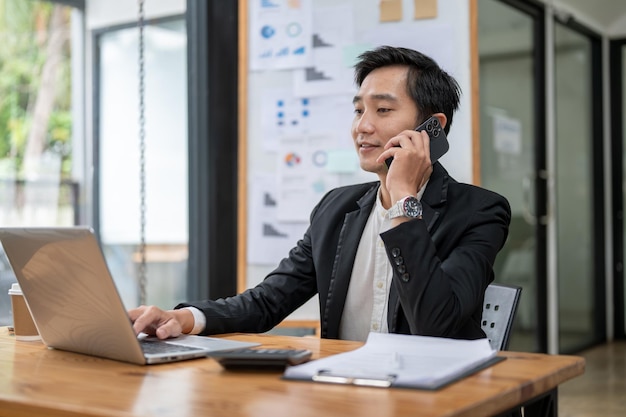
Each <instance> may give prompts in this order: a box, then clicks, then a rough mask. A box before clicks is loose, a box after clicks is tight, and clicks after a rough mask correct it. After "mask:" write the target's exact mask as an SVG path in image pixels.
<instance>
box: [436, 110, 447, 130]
mask: <svg viewBox="0 0 626 417" xmlns="http://www.w3.org/2000/svg"><path fill="white" fill-rule="evenodd" d="M433 116H434V117H436V118H437V119H439V123H440V124H441V127H442V128H445V127H446V124H447V123H448V118H447V117H446V115H445V114H443V113H435V114H433Z"/></svg>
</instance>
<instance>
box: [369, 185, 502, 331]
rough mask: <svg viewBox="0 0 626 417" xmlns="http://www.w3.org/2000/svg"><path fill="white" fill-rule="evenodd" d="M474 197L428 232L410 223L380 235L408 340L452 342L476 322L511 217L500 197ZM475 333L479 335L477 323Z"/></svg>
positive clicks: (480, 192) (486, 194) (420, 223)
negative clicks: (444, 339)
mask: <svg viewBox="0 0 626 417" xmlns="http://www.w3.org/2000/svg"><path fill="white" fill-rule="evenodd" d="M472 191H473V192H470V193H466V194H467V196H465V197H464V198H462V199H460V200H457V201H456V203H455V205H454V208H450V209H448V211H447V212H446V213H443V214H442V217H441V218H440V219H438V221H439V223H438V224H435V225H434V226H433V229H432V231H429V230H428V227H427V224H426V221H425V220H412V221H409V222H405V223H402V224H400V225H399V226H397V227H395V228H393V229H390V230H388V231H386V232H385V233H383V234H381V238H382V239H383V241H384V243H385V247H386V251H387V256H388V258H389V260H390V262H391V264H392V268H393V286H395V287H396V289H397V291H398V296H399V300H400V305H401V309H402V312H403V314H404V316H405V318H406V320H407V321H408V324H409V329H410V332H411V334H419V335H428V336H440V337H454V336H458V335H459V334H462V333H463V332H462V329H464V328H467V326H468V321H470V320H475V321H477V322H478V321H479V320H480V312H481V311H482V302H483V298H484V293H485V289H486V288H487V286H488V285H489V283H491V281H493V264H494V261H495V258H496V255H497V253H498V252H499V251H500V249H501V248H502V246H503V245H504V242H505V241H506V237H507V234H508V227H509V223H510V218H511V212H510V207H509V204H508V202H507V201H506V199H505V198H504V197H502V196H499V195H498V194H495V193H491V192H489V191H486V190H482V189H478V188H473V190H472ZM424 210H432V209H431V208H429V207H424ZM425 218H426V216H425ZM475 327H476V328H477V331H478V332H479V333H480V332H482V331H481V330H480V327H479V323H476V326H475Z"/></svg>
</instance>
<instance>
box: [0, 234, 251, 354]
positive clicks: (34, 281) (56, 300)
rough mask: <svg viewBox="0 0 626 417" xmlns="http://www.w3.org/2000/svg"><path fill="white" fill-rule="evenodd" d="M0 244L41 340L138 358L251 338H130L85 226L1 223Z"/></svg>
mask: <svg viewBox="0 0 626 417" xmlns="http://www.w3.org/2000/svg"><path fill="white" fill-rule="evenodd" d="M0 243H2V246H3V248H4V251H5V253H6V255H7V258H8V260H9V262H10V264H11V267H12V268H13V272H14V273H15V276H16V277H17V281H18V283H19V284H20V287H21V289H22V292H23V293H24V298H25V300H26V304H27V305H28V308H29V309H30V312H31V315H32V316H33V320H34V321H35V324H36V326H37V329H38V330H39V334H40V335H41V338H42V340H43V342H44V343H45V344H46V345H47V346H48V347H51V348H55V349H61V350H68V351H72V352H78V353H84V354H87V355H92V356H99V357H104V358H109V359H115V360H119V361H124V362H131V363H135V364H142V365H143V364H153V363H163V362H173V361H180V360H185V359H192V358H198V357H205V356H206V355H207V354H208V353H209V352H215V351H221V350H231V349H237V348H243V347H250V346H256V345H258V343H248V342H243V341H235V340H223V339H219V338H210V337H204V336H188V335H185V336H181V337H178V338H174V339H168V340H167V341H161V340H158V339H157V338H155V337H137V336H136V335H135V332H134V330H133V328H132V324H131V322H130V320H129V318H128V314H127V311H126V308H125V307H124V304H123V302H122V300H121V298H120V296H119V293H118V291H117V288H116V286H115V282H114V281H113V278H112V277H111V274H110V272H109V269H108V267H107V264H106V261H105V259H104V256H103V254H102V250H101V248H100V245H99V244H98V240H97V238H96V236H95V235H94V233H93V230H92V229H90V228H89V227H67V228H31V227H28V228H0ZM143 336H145V335H143Z"/></svg>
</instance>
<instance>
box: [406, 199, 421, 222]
mask: <svg viewBox="0 0 626 417" xmlns="http://www.w3.org/2000/svg"><path fill="white" fill-rule="evenodd" d="M404 212H405V213H406V215H407V216H408V217H420V216H421V215H422V203H420V201H419V200H418V199H417V198H415V197H407V198H406V199H405V200H404Z"/></svg>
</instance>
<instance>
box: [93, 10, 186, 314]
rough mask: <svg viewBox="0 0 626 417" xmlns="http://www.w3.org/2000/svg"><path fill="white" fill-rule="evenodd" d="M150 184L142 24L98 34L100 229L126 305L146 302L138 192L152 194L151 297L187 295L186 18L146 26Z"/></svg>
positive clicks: (163, 301)
mask: <svg viewBox="0 0 626 417" xmlns="http://www.w3.org/2000/svg"><path fill="white" fill-rule="evenodd" d="M144 39H145V43H144V59H145V61H144V71H145V79H144V86H145V94H144V105H145V152H144V158H143V159H144V172H145V188H142V184H141V181H140V176H141V163H142V162H141V153H140V143H139V75H138V74H139V42H138V40H139V30H138V29H137V27H136V25H132V26H126V27H121V28H113V29H106V30H104V31H103V32H102V33H100V34H99V35H98V36H97V47H98V56H97V65H98V67H97V72H98V73H99V80H98V81H97V82H98V84H97V96H98V97H97V102H96V114H97V115H98V121H97V132H96V147H97V150H98V155H99V158H98V159H97V161H96V164H97V169H96V172H97V178H98V185H99V187H98V191H97V194H98V195H97V200H98V202H99V204H98V207H97V210H98V213H99V216H98V218H99V233H100V239H101V243H102V246H103V250H104V252H105V255H106V258H107V262H108V264H109V268H110V269H111V272H112V274H113V276H114V278H115V282H116V284H117V287H118V289H119V291H120V293H121V296H122V299H123V300H124V303H125V305H126V307H127V308H131V307H134V306H136V305H138V303H139V302H140V294H141V287H140V283H139V267H140V265H141V253H140V242H141V233H140V232H141V219H142V216H141V210H142V208H141V195H142V193H144V202H145V212H144V215H145V217H144V218H145V239H146V253H145V254H146V267H147V272H146V281H147V285H146V287H145V293H146V300H145V302H146V303H147V304H155V305H158V306H160V307H163V308H171V307H172V306H173V305H175V304H177V303H178V302H179V301H180V300H182V299H184V298H185V297H186V291H187V257H188V249H187V243H188V236H189V234H188V207H189V203H188V200H189V199H188V155H187V149H188V146H187V34H186V25H185V20H184V18H182V17H176V18H171V19H166V20H161V21H154V20H153V21H151V22H150V24H149V25H147V26H146V27H145V32H144Z"/></svg>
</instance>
